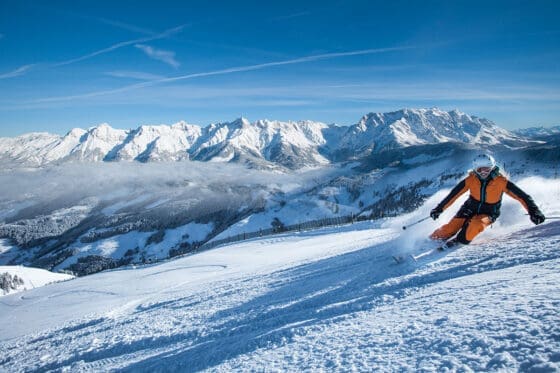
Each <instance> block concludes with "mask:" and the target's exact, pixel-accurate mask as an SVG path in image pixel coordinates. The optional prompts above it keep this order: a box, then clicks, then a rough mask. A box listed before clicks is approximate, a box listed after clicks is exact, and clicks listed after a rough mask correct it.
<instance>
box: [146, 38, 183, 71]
mask: <svg viewBox="0 0 560 373" xmlns="http://www.w3.org/2000/svg"><path fill="white" fill-rule="evenodd" d="M135 47H136V48H138V49H140V50H141V51H143V52H144V53H146V55H148V57H150V58H153V59H154V60H157V61H161V62H163V63H166V64H168V65H169V66H172V67H174V68H178V67H179V65H180V63H179V62H178V61H177V60H176V59H175V52H171V51H166V50H162V49H156V48H154V47H151V46H149V45H145V44H136V45H135Z"/></svg>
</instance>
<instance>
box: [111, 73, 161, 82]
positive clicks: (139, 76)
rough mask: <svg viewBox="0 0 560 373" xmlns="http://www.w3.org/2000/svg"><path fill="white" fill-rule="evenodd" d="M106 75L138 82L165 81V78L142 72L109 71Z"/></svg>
mask: <svg viewBox="0 0 560 373" xmlns="http://www.w3.org/2000/svg"><path fill="white" fill-rule="evenodd" d="M105 75H109V76H112V77H115V78H130V79H138V80H159V79H165V77H164V76H161V75H156V74H150V73H145V72H141V71H108V72H106V73H105Z"/></svg>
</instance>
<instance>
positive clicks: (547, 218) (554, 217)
mask: <svg viewBox="0 0 560 373" xmlns="http://www.w3.org/2000/svg"><path fill="white" fill-rule="evenodd" d="M525 215H527V216H529V214H525ZM545 218H546V220H550V219H560V216H546V215H545Z"/></svg>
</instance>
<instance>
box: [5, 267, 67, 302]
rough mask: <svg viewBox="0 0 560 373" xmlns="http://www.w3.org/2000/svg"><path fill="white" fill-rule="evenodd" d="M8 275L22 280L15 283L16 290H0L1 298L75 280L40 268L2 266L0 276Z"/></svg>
mask: <svg viewBox="0 0 560 373" xmlns="http://www.w3.org/2000/svg"><path fill="white" fill-rule="evenodd" d="M6 273H7V274H8V275H9V276H11V277H12V278H14V277H15V276H17V278H18V279H19V280H20V281H18V282H17V283H14V285H15V286H14V288H13V289H12V288H10V289H4V290H3V291H2V290H0V296H2V295H5V294H13V293H17V292H20V291H25V290H30V289H35V288H38V287H41V286H45V285H48V284H50V283H53V282H58V281H65V280H70V279H73V278H74V276H71V275H67V274H63V273H53V272H49V271H46V270H44V269H40V268H29V267H23V266H0V275H3V274H6Z"/></svg>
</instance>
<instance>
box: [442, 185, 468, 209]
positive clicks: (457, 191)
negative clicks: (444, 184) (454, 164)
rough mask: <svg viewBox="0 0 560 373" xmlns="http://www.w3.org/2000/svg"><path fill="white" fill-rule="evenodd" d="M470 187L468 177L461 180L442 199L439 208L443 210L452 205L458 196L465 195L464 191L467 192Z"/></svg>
mask: <svg viewBox="0 0 560 373" xmlns="http://www.w3.org/2000/svg"><path fill="white" fill-rule="evenodd" d="M468 189H469V188H468V186H467V179H466V178H465V179H463V180H461V181H460V182H459V184H457V185H455V187H454V188H453V189H451V192H449V194H448V195H447V197H445V198H444V199H443V201H441V202H440V203H439V204H438V205H437V208H438V209H440V210H441V211H444V210H445V209H447V208H448V207H449V206H451V205H452V204H453V202H455V201H456V200H457V198H459V197H460V196H461V195H463V193H465V192H466V191H467V190H468Z"/></svg>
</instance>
